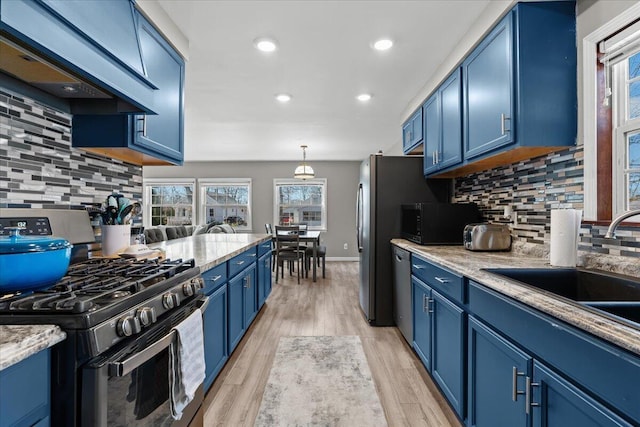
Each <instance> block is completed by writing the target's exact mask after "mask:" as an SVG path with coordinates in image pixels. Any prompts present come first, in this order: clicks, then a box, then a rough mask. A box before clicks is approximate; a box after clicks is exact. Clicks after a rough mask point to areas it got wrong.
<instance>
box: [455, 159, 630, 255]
mask: <svg viewBox="0 0 640 427" xmlns="http://www.w3.org/2000/svg"><path fill="white" fill-rule="evenodd" d="M583 176H584V174H583V150H582V146H580V147H573V148H570V149H567V150H564V151H560V152H556V153H552V154H549V155H546V156H542V157H537V158H533V159H530V160H527V161H522V162H519V163H514V164H511V165H508V166H503V167H499V168H496V169H491V170H488V171H483V172H479V173H476V174H472V175H469V176H466V177H463V178H457V179H456V180H455V182H454V197H453V201H454V202H474V203H477V204H478V205H479V206H480V207H481V209H482V211H483V214H484V217H485V219H487V220H489V221H502V220H504V218H503V217H502V215H503V213H504V208H505V206H511V207H512V208H513V210H514V211H515V212H516V215H517V223H516V224H515V225H512V226H511V227H512V235H513V237H514V239H515V240H517V241H521V242H527V243H533V244H538V245H548V244H549V236H550V224H551V213H550V210H551V209H556V208H574V209H583V208H584V188H583V182H584V179H583ZM606 231H607V227H605V226H595V225H587V224H583V225H582V228H581V230H580V244H579V247H578V249H579V250H581V251H586V252H592V253H601V254H608V255H613V256H624V257H636V258H640V228H637V227H620V228H619V229H618V232H617V236H618V239H616V240H612V239H604V234H605V233H606Z"/></svg>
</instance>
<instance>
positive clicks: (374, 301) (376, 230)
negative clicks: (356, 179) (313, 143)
mask: <svg viewBox="0 0 640 427" xmlns="http://www.w3.org/2000/svg"><path fill="white" fill-rule="evenodd" d="M450 189H451V181H450V180H449V179H442V180H440V179H437V180H436V179H430V180H426V179H425V178H424V175H423V165H422V157H421V156H420V157H418V156H403V157H388V156H382V155H371V156H369V158H368V159H366V160H365V161H364V162H362V164H361V166H360V184H359V185H358V190H357V196H356V198H357V202H356V228H357V230H356V232H357V243H358V251H359V252H360V307H361V308H362V311H363V312H364V314H365V316H366V318H367V321H368V322H369V324H370V325H375V326H392V325H393V324H394V321H393V268H392V264H391V260H392V258H391V243H390V241H391V239H393V238H397V237H400V226H401V211H400V205H402V204H403V203H414V202H449V198H450Z"/></svg>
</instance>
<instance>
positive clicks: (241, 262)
mask: <svg viewBox="0 0 640 427" xmlns="http://www.w3.org/2000/svg"><path fill="white" fill-rule="evenodd" d="M242 264H244V261H237V262H236V265H242Z"/></svg>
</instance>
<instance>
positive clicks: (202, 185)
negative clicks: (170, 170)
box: [198, 178, 253, 233]
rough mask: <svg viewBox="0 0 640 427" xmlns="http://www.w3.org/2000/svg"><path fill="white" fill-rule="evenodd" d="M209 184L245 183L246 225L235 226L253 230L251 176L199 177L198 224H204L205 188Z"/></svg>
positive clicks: (239, 184) (205, 214)
mask: <svg viewBox="0 0 640 427" xmlns="http://www.w3.org/2000/svg"><path fill="white" fill-rule="evenodd" d="M211 185H227V186H231V185H236V186H244V185H247V186H248V188H249V190H248V195H247V225H246V226H242V227H237V230H238V231H242V232H248V233H251V232H253V207H252V199H253V193H252V191H253V190H252V188H253V180H252V179H251V178H199V179H198V224H199V225H202V224H205V222H206V218H207V213H206V203H205V201H206V194H205V188H206V187H207V186H211Z"/></svg>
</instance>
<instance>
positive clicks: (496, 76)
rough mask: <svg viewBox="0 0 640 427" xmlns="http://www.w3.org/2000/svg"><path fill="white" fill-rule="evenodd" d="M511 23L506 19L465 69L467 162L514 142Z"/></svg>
mask: <svg viewBox="0 0 640 427" xmlns="http://www.w3.org/2000/svg"><path fill="white" fill-rule="evenodd" d="M512 20H513V16H512V15H511V14H509V15H508V16H507V17H505V18H504V19H503V20H502V21H501V22H500V23H499V24H498V26H497V27H495V28H494V29H493V31H491V33H490V34H489V35H488V36H487V37H486V38H485V39H484V40H483V41H482V43H481V44H480V45H479V46H478V47H477V48H476V49H475V50H474V51H473V52H472V53H471V55H469V57H468V58H467V59H466V60H465V61H464V64H463V65H462V67H463V70H464V78H465V98H464V101H465V103H464V108H465V117H466V120H465V158H467V159H470V158H473V157H475V156H478V155H480V154H483V153H486V152H487V151H490V150H492V149H494V148H496V147H500V146H503V145H506V144H510V143H512V142H513V141H514V132H512V130H511V127H510V123H511V119H512V118H513V108H514V99H515V91H514V81H513V79H514V77H515V76H514V73H513V66H514V61H513V35H512V26H513V24H512Z"/></svg>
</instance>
